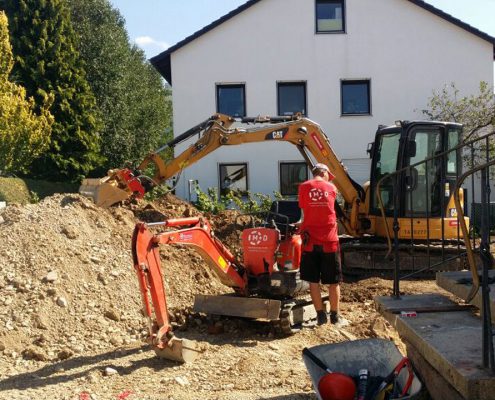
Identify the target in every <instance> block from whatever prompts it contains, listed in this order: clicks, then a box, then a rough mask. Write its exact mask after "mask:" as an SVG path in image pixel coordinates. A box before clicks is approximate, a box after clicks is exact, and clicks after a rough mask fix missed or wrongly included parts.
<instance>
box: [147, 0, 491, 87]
mask: <svg viewBox="0 0 495 400" xmlns="http://www.w3.org/2000/svg"><path fill="white" fill-rule="evenodd" d="M260 1H261V0H249V1H247V2H246V3H244V4H243V5H241V6H239V7H237V8H236V9H235V10H232V11H231V12H229V13H228V14H225V15H224V16H223V17H220V18H219V19H217V20H216V21H213V22H212V23H211V24H209V25H207V26H205V27H204V28H202V29H200V30H199V31H197V32H195V33H193V34H192V35H190V36H188V37H186V38H185V39H183V40H181V41H180V42H178V43H176V44H175V45H173V46H172V47H169V48H168V49H167V50H165V51H164V52H162V53H160V54H158V55H157V56H155V57H152V58H151V59H150V62H151V64H152V65H153V66H154V67H155V68H156V69H157V70H158V72H159V73H160V74H161V75H162V76H163V77H164V78H165V79H166V80H167V82H168V83H170V84H172V65H171V55H172V53H173V52H174V51H176V50H178V49H180V48H181V47H184V46H185V45H187V44H188V43H190V42H192V41H193V40H195V39H197V38H198V37H200V36H202V35H204V34H205V33H207V32H209V31H211V30H212V29H215V28H216V27H217V26H219V25H221V24H223V23H224V22H226V21H228V20H229V19H231V18H233V17H235V16H236V15H237V14H239V13H241V12H243V11H244V10H246V9H248V8H249V7H251V6H253V5H255V4H256V3H258V2H260ZM407 1H409V2H411V3H413V4H415V5H417V6H418V7H421V8H423V9H425V10H427V11H429V12H431V13H433V14H435V15H436V16H438V17H440V18H443V19H445V20H446V21H448V22H450V23H452V24H454V25H456V26H458V27H460V28H462V29H464V30H466V31H467V32H470V33H472V34H473V35H475V36H478V37H479V38H481V39H483V40H486V41H487V42H489V43H491V44H492V45H493V56H494V60H495V38H494V37H492V36H490V35H488V34H487V33H484V32H482V31H480V30H479V29H477V28H475V27H473V26H471V25H469V24H467V23H465V22H463V21H461V20H460V19H458V18H455V17H453V16H452V15H450V14H447V13H446V12H444V11H442V10H440V9H438V8H436V7H434V6H432V5H431V4H428V3H426V2H424V1H423V0H407Z"/></svg>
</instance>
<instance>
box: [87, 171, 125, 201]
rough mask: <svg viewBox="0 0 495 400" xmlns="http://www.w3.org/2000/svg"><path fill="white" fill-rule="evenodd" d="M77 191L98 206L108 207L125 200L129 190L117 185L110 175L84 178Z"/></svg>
mask: <svg viewBox="0 0 495 400" xmlns="http://www.w3.org/2000/svg"><path fill="white" fill-rule="evenodd" d="M79 193H80V194H81V195H83V196H85V197H89V198H91V199H93V201H94V202H95V204H96V205H97V206H99V207H110V206H112V205H113V204H116V203H119V202H121V201H123V200H126V199H128V198H129V196H130V195H131V193H130V192H128V191H126V190H123V189H121V188H119V187H118V181H117V180H115V179H112V177H110V176H106V177H104V178H97V179H84V180H83V181H82V184H81V186H80V187H79Z"/></svg>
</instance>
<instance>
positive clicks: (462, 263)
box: [341, 240, 466, 278]
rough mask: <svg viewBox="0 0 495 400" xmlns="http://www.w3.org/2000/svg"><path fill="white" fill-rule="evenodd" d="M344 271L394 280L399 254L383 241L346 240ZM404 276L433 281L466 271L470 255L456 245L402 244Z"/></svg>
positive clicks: (400, 251) (400, 257) (343, 249)
mask: <svg viewBox="0 0 495 400" xmlns="http://www.w3.org/2000/svg"><path fill="white" fill-rule="evenodd" d="M341 249H342V269H343V272H344V274H346V275H352V276H356V277H368V276H381V277H390V278H391V277H393V274H394V269H395V253H394V252H393V251H392V253H391V254H389V252H388V246H387V245H386V244H385V243H379V242H374V243H373V242H364V241H361V242H359V241H355V240H352V241H344V243H342V244H341ZM399 265H400V273H401V275H411V276H414V277H415V278H432V277H434V276H435V274H436V273H437V272H439V271H459V270H462V269H465V268H466V252H465V247H464V246H463V245H458V244H456V243H444V244H441V243H434V242H432V243H429V244H428V245H427V244H415V245H411V244H410V243H409V244H401V245H399Z"/></svg>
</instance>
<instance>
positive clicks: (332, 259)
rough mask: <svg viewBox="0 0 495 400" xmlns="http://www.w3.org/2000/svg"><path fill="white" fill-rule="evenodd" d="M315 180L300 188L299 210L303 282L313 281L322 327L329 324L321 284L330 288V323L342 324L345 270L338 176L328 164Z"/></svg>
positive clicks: (318, 167)
mask: <svg viewBox="0 0 495 400" xmlns="http://www.w3.org/2000/svg"><path fill="white" fill-rule="evenodd" d="M312 172H313V176H314V177H313V179H310V180H308V181H306V182H304V183H302V184H301V185H300V186H299V207H300V208H301V210H302V218H301V221H300V231H301V236H302V238H303V247H302V258H301V279H303V280H305V281H308V282H309V289H310V293H311V300H312V301H313V305H314V306H315V310H316V312H317V316H318V325H323V324H325V323H327V321H328V317H327V314H326V312H325V311H324V310H323V302H322V298H321V292H320V282H321V283H322V284H324V285H328V293H329V297H330V322H331V323H332V324H337V323H338V322H339V319H340V317H339V302H340V282H342V269H341V266H340V256H339V237H338V234H337V217H336V214H335V208H334V203H335V199H336V197H337V188H336V187H335V185H334V184H333V183H331V182H330V181H331V180H332V179H333V178H334V177H335V176H334V175H333V174H332V173H331V172H330V169H329V168H328V167H327V166H326V165H325V164H320V163H318V164H316V165H315V166H314V168H313V171H312Z"/></svg>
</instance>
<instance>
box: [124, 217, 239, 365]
mask: <svg viewBox="0 0 495 400" xmlns="http://www.w3.org/2000/svg"><path fill="white" fill-rule="evenodd" d="M150 226H163V227H171V228H178V229H176V230H171V231H165V232H160V233H156V234H153V233H152V232H151V231H150V230H149V227H150ZM160 244H182V245H189V246H193V247H195V248H196V250H197V251H198V252H199V253H200V254H201V255H202V256H203V258H204V259H205V260H207V262H208V264H209V265H210V267H211V268H212V270H213V272H215V273H216V275H217V276H218V277H219V279H220V281H221V282H222V283H223V284H225V285H227V286H230V287H233V288H234V289H236V291H238V292H240V293H244V292H245V291H246V290H247V277H246V273H245V271H244V268H243V267H242V266H240V265H239V264H238V263H237V262H236V260H235V258H234V256H233V255H232V253H231V252H230V251H229V250H228V249H227V248H226V247H225V246H224V245H223V244H222V243H220V241H219V240H218V239H217V238H216V237H215V236H213V234H212V231H211V227H210V224H209V223H208V222H207V221H205V220H203V219H202V218H199V217H193V218H179V219H169V220H166V221H164V222H159V223H152V224H145V223H138V224H137V225H136V227H135V229H134V233H133V237H132V256H133V261H134V269H135V270H136V273H137V276H138V281H139V287H140V290H141V296H142V300H143V305H144V311H145V313H146V315H147V317H148V318H149V319H150V337H149V339H150V342H151V344H152V346H153V348H154V349H155V351H156V352H157V354H159V355H161V356H162V357H165V358H169V359H174V360H178V361H192V359H189V360H186V358H188V355H192V354H193V353H194V352H197V351H196V350H194V345H193V343H188V344H187V346H184V343H183V340H180V339H177V338H175V337H174V335H173V333H172V326H171V323H170V320H169V317H168V309H167V298H166V294H165V286H164V282H163V276H162V271H161V265H160V252H159V245H160ZM186 348H187V349H188V350H190V351H185V349H186Z"/></svg>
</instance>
